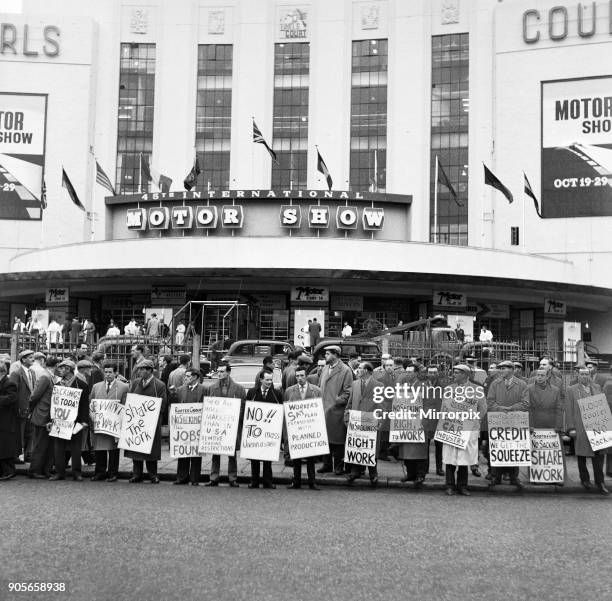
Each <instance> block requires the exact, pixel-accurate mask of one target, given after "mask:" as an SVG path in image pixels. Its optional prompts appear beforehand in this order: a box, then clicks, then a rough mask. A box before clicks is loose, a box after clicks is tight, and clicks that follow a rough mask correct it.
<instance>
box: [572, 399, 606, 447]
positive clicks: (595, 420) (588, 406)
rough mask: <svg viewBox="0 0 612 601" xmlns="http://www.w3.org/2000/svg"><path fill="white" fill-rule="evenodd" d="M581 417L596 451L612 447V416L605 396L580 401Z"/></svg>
mask: <svg viewBox="0 0 612 601" xmlns="http://www.w3.org/2000/svg"><path fill="white" fill-rule="evenodd" d="M578 407H580V417H582V423H583V425H584V429H585V431H586V435H587V438H588V439H589V443H590V445H591V448H592V449H593V450H594V451H600V450H601V449H607V448H608V447H612V414H611V413H610V407H609V406H608V402H607V401H606V395H605V394H596V395H595V396H589V397H586V398H584V399H578Z"/></svg>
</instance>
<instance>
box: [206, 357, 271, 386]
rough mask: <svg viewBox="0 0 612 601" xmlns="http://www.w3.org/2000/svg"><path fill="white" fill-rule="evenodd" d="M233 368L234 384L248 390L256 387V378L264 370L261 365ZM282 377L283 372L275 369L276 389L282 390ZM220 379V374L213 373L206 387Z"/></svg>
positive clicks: (239, 365) (233, 366)
mask: <svg viewBox="0 0 612 601" xmlns="http://www.w3.org/2000/svg"><path fill="white" fill-rule="evenodd" d="M230 366H231V369H232V371H231V374H230V376H231V378H232V380H234V382H236V383H238V384H240V385H241V386H244V388H246V389H247V390H248V389H249V388H253V386H255V378H256V377H257V374H258V373H259V372H260V371H261V369H262V367H263V366H262V364H261V363H230ZM281 376H282V372H281V370H280V368H278V367H275V368H274V371H273V373H272V382H273V384H274V387H275V388H277V389H278V390H280V388H281ZM218 379H219V374H217V373H216V372H213V373H212V374H211V378H210V380H205V381H204V386H210V385H212V384H213V382H216V381H217V380H218Z"/></svg>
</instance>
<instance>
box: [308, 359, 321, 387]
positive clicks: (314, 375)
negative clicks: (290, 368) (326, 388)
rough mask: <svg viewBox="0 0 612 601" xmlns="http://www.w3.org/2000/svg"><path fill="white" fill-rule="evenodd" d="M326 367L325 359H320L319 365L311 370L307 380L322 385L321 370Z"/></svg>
mask: <svg viewBox="0 0 612 601" xmlns="http://www.w3.org/2000/svg"><path fill="white" fill-rule="evenodd" d="M324 367H325V359H319V360H318V361H317V366H316V367H315V368H314V370H313V371H311V372H310V373H309V374H308V375H307V376H306V380H308V381H309V382H310V383H311V384H314V385H315V386H320V383H321V372H322V371H323V368H324Z"/></svg>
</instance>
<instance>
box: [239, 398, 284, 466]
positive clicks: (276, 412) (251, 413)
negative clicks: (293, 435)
mask: <svg viewBox="0 0 612 601" xmlns="http://www.w3.org/2000/svg"><path fill="white" fill-rule="evenodd" d="M282 430H283V408H282V407H281V406H280V405H276V404H272V403H260V402H259V401H247V402H246V405H245V408H244V421H243V426H242V440H241V441H240V457H242V458H243V459H256V460H259V461H278V455H279V453H280V443H281V433H282Z"/></svg>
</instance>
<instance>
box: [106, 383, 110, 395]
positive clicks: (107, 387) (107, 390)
mask: <svg viewBox="0 0 612 601" xmlns="http://www.w3.org/2000/svg"><path fill="white" fill-rule="evenodd" d="M109 390H110V382H107V383H106V393H107V394H108V392H109Z"/></svg>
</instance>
